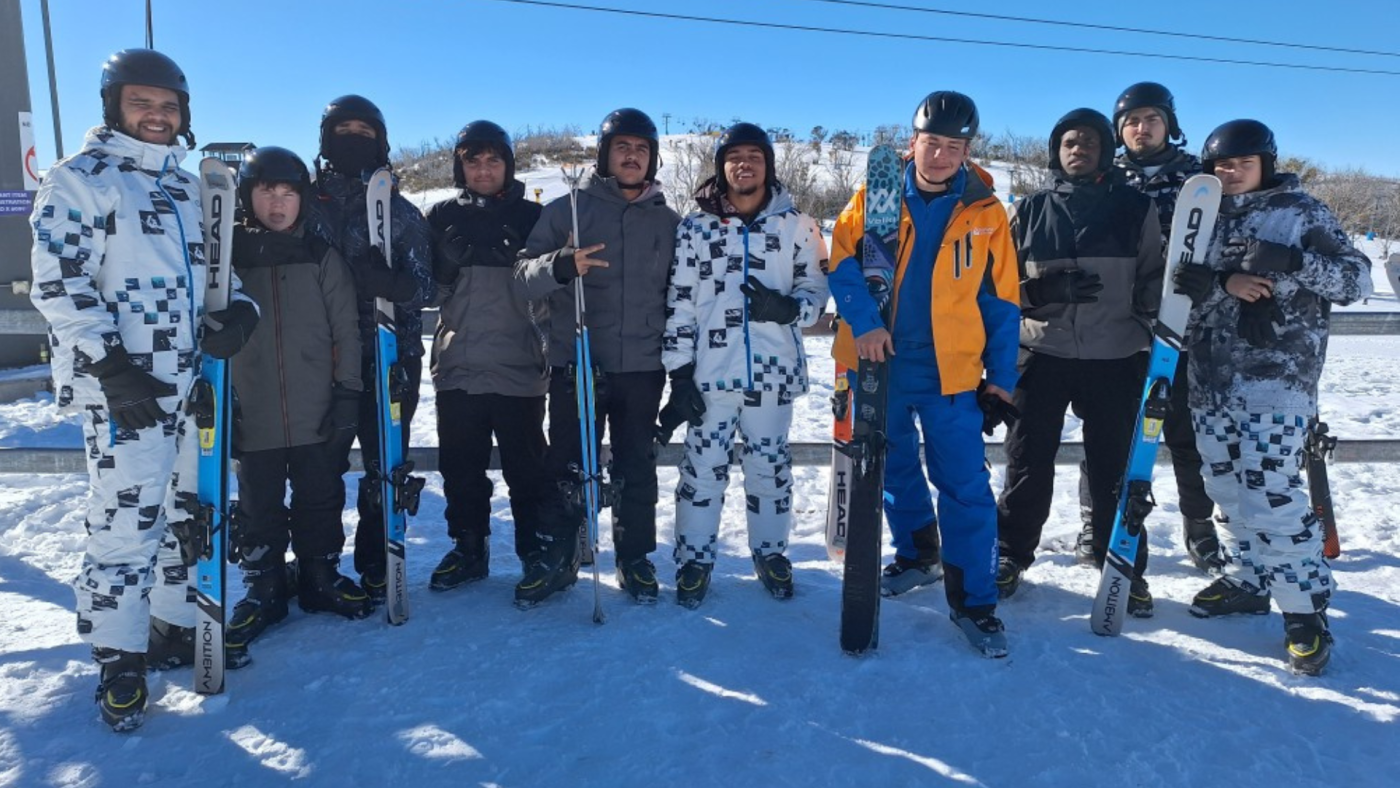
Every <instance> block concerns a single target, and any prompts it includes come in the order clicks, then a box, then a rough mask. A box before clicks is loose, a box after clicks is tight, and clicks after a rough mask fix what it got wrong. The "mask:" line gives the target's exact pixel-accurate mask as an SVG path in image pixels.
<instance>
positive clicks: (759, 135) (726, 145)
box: [715, 122, 778, 192]
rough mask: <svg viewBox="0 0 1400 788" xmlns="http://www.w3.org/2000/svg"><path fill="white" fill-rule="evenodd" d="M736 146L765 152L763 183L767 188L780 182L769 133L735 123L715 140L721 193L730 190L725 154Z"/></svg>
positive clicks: (755, 126) (750, 124)
mask: <svg viewBox="0 0 1400 788" xmlns="http://www.w3.org/2000/svg"><path fill="white" fill-rule="evenodd" d="M735 145H756V146H758V148H759V150H761V151H763V167H764V174H763V183H764V185H765V186H772V185H773V184H774V183H777V182H778V178H777V171H776V170H775V169H774V164H773V160H774V156H773V141H772V140H771V139H769V138H768V132H766V131H764V130H763V128H762V127H760V126H757V125H755V124H753V123H742V122H740V123H735V124H734V125H733V126H730V127H729V128H727V129H725V130H724V133H723V134H721V135H719V139H717V140H715V175H716V176H718V177H717V178H716V180H715V183H716V185H718V186H719V190H720V191H721V192H723V191H726V190H727V189H728V188H729V184H728V183H726V182H725V180H724V154H725V153H727V152H728V151H729V149H730V148H732V147H734V146H735Z"/></svg>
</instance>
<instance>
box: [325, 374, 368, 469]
mask: <svg viewBox="0 0 1400 788" xmlns="http://www.w3.org/2000/svg"><path fill="white" fill-rule="evenodd" d="M359 429H360V392H358V391H354V390H352V389H348V388H346V387H344V386H342V385H340V384H339V383H336V384H334V385H332V386H331V406H330V408H329V409H328V410H327V411H326V416H325V418H323V419H321V429H320V435H321V437H322V438H324V439H325V441H326V450H327V451H329V452H330V454H331V456H332V457H334V458H337V459H344V458H345V457H346V456H348V455H349V453H350V447H351V446H352V445H353V444H354V443H355V433H356V432H358V431H359Z"/></svg>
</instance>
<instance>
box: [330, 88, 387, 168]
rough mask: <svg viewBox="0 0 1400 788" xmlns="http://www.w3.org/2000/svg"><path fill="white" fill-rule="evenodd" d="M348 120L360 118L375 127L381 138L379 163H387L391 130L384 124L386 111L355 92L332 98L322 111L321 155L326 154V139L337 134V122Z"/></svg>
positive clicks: (375, 131)
mask: <svg viewBox="0 0 1400 788" xmlns="http://www.w3.org/2000/svg"><path fill="white" fill-rule="evenodd" d="M347 120H358V121H360V122H361V123H368V124H369V125H370V126H372V127H373V128H374V133H375V135H376V136H377V137H378V139H379V162H378V164H379V165H380V166H381V167H382V166H385V165H387V164H388V163H389V132H388V129H387V128H386V127H385V126H384V113H383V112H380V111H379V107H377V106H375V105H374V102H373V101H370V100H369V99H367V98H365V97H364V96H357V95H355V94H353V93H351V94H349V95H345V96H341V97H340V98H338V99H334V100H332V101H331V103H329V104H327V105H326V109H325V110H324V111H323V112H322V113H321V151H320V153H321V156H322V157H324V156H325V155H326V140H329V139H330V138H331V135H333V134H335V127H336V124H338V123H343V122H344V121H347Z"/></svg>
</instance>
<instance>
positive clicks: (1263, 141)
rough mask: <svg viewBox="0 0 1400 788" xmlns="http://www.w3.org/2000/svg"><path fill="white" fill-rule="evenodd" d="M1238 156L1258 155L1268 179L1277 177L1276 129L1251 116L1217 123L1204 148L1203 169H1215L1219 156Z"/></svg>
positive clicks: (1211, 170)
mask: <svg viewBox="0 0 1400 788" xmlns="http://www.w3.org/2000/svg"><path fill="white" fill-rule="evenodd" d="M1236 156H1258V157H1259V163H1260V165H1261V166H1262V168H1263V171H1264V180H1265V181H1268V180H1269V179H1271V178H1273V175H1274V165H1275V163H1277V161H1278V144H1277V143H1276V142H1274V132H1273V130H1272V129H1270V128H1269V127H1268V126H1265V125H1264V124H1263V123H1260V122H1259V121H1257V120H1248V119H1241V120H1232V121H1228V122H1226V123H1222V124H1220V125H1219V126H1216V127H1215V131H1212V132H1211V133H1210V136H1209V137H1206V144H1205V145H1204V146H1203V147H1202V148H1201V169H1202V170H1204V171H1205V172H1208V173H1214V172H1215V161H1216V159H1231V158H1234V157H1236Z"/></svg>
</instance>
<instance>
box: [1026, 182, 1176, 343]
mask: <svg viewBox="0 0 1400 788" xmlns="http://www.w3.org/2000/svg"><path fill="white" fill-rule="evenodd" d="M1011 236H1012V239H1013V240H1014V242H1015V244H1016V255H1017V258H1018V259H1019V262H1020V266H1021V277H1022V280H1023V283H1024V281H1025V280H1028V279H1034V278H1037V277H1042V276H1045V275H1047V274H1052V273H1056V272H1059V271H1065V270H1070V269H1076V268H1077V269H1080V270H1083V271H1088V272H1090V273H1094V274H1098V276H1099V281H1100V282H1101V283H1102V284H1103V290H1102V291H1101V292H1100V293H1099V294H1098V299H1099V300H1098V301H1097V302H1095V303H1089V304H1043V305H1041V306H1031V305H1030V304H1029V303H1028V302H1027V301H1026V299H1025V293H1024V287H1023V288H1022V289H1023V292H1022V300H1021V303H1022V304H1023V306H1022V309H1021V315H1022V319H1021V346H1022V347H1023V348H1026V349H1029V350H1032V351H1034V352H1037V353H1045V354H1046V355H1051V356H1055V357H1057V358H1078V359H1118V358H1127V357H1129V356H1131V355H1133V354H1134V353H1137V352H1139V351H1142V350H1145V349H1146V348H1147V347H1148V345H1149V344H1151V342H1152V328H1151V326H1152V320H1153V319H1154V318H1155V317H1156V316H1157V309H1158V307H1159V306H1160V305H1161V303H1162V272H1163V269H1164V267H1165V265H1166V260H1165V258H1164V257H1163V253H1162V233H1161V230H1160V223H1159V222H1158V221H1157V208H1156V207H1155V206H1154V205H1153V203H1152V199H1151V198H1150V197H1147V196H1146V195H1144V194H1143V193H1142V192H1139V191H1138V190H1137V189H1134V188H1133V187H1131V186H1129V185H1128V184H1127V182H1126V181H1124V180H1123V176H1122V174H1121V173H1119V172H1118V171H1117V170H1110V171H1109V172H1108V173H1106V174H1104V175H1103V176H1102V177H1101V178H1100V179H1099V180H1098V181H1095V182H1092V183H1085V182H1082V181H1071V180H1069V179H1067V178H1064V177H1059V178H1056V180H1055V184H1054V185H1053V186H1052V187H1050V188H1049V189H1046V190H1045V191H1042V192H1037V193H1036V194H1033V195H1031V196H1030V197H1027V198H1026V199H1025V200H1022V201H1020V202H1018V203H1016V210H1015V213H1014V214H1012V217H1011Z"/></svg>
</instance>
